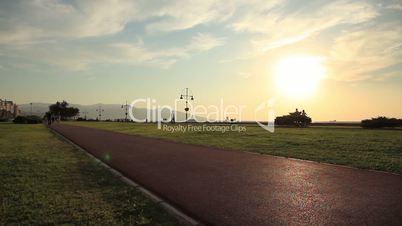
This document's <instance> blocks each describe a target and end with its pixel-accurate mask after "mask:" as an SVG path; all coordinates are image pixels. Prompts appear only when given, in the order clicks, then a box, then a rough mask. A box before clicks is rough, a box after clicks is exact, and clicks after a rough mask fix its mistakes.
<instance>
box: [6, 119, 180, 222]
mask: <svg viewBox="0 0 402 226" xmlns="http://www.w3.org/2000/svg"><path fill="white" fill-rule="evenodd" d="M0 144H1V145H0V181H1V182H0V202H1V203H0V204H1V205H0V225H61V224H67V225H135V224H138V225H177V222H176V221H175V220H174V219H173V218H172V217H171V216H170V215H167V214H166V213H165V212H164V211H163V210H162V209H161V208H160V207H158V206H157V205H156V204H155V203H153V202H152V201H150V200H149V199H147V198H146V197H144V196H143V195H142V194H141V193H140V192H139V191H138V190H136V189H134V188H133V187H131V186H128V185H126V184H124V183H123V182H121V181H120V180H119V179H118V178H116V177H115V176H113V175H112V174H111V173H110V172H109V171H108V170H107V169H105V168H104V167H102V166H100V165H99V164H97V163H96V162H95V161H93V160H91V159H89V157H87V156H86V155H85V154H83V153H81V152H79V151H78V150H75V149H74V148H73V147H72V146H70V145H69V144H66V143H65V142H63V141H61V140H59V139H58V138H57V137H56V136H54V135H53V134H52V133H51V132H49V130H47V129H46V128H45V127H44V126H43V125H14V124H0Z"/></svg>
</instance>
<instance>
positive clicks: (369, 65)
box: [329, 23, 402, 80]
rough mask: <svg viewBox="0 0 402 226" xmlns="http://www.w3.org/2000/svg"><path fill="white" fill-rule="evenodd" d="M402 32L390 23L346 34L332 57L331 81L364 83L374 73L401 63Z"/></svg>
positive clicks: (333, 49)
mask: <svg viewBox="0 0 402 226" xmlns="http://www.w3.org/2000/svg"><path fill="white" fill-rule="evenodd" d="M401 37H402V28H401V27H400V26H398V24H395V23H390V24H383V25H376V26H372V27H370V28H365V29H359V30H355V31H351V32H347V33H344V34H343V35H342V36H340V37H338V38H336V39H335V42H334V45H333V47H332V50H331V53H330V61H329V62H330V64H329V66H330V67H331V69H332V71H333V75H332V78H334V79H338V80H362V79H369V78H375V79H378V78H376V74H375V72H376V71H378V70H381V69H383V68H387V67H389V66H392V65H395V64H400V63H402V42H401Z"/></svg>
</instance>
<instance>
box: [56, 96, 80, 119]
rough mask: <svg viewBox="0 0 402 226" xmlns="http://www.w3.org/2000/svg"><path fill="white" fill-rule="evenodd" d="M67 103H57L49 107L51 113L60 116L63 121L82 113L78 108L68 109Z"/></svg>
mask: <svg viewBox="0 0 402 226" xmlns="http://www.w3.org/2000/svg"><path fill="white" fill-rule="evenodd" d="M68 105H69V104H68V103H67V101H65V100H63V101H62V102H59V101H57V102H56V103H55V104H52V105H50V106H49V113H50V114H51V115H54V116H60V119H61V120H66V119H68V118H71V117H74V116H76V115H78V113H79V112H80V111H79V109H78V108H74V107H68Z"/></svg>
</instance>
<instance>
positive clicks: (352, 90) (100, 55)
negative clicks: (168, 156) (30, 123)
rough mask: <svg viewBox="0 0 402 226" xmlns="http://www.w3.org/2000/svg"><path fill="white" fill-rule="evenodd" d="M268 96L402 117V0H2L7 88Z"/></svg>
mask: <svg viewBox="0 0 402 226" xmlns="http://www.w3.org/2000/svg"><path fill="white" fill-rule="evenodd" d="M185 87H189V88H190V89H191V90H192V91H193V94H194V97H195V101H194V104H196V105H210V104H219V101H220V99H221V98H223V100H224V102H225V104H235V105H247V109H246V112H245V114H246V115H245V118H244V119H252V118H253V114H254V109H255V107H256V106H257V105H259V104H260V103H261V102H264V101H265V100H267V99H269V98H275V111H276V113H277V114H284V113H287V112H289V111H292V110H294V109H295V108H296V107H298V108H299V109H306V111H307V113H309V115H310V116H311V117H312V118H313V120H315V121H317V120H335V119H336V120H360V119H363V118H369V117H375V116H379V115H385V116H390V117H402V101H401V98H402V2H401V1H400V0H390V1H358V0H349V1H347V0H342V1H315V0H312V1H307V0H306V1H294V0H293V1H291V0H289V1H286V0H273V1H266V0H265V1H264V0H261V1H260V0H244V1H243V0H238V1H231V0H227V1H209V0H200V1H187V0H183V1H179V0H175V1H153V0H144V1H123V0H122V1H117V0H114V1H112V0H105V1H100V0H97V1H81V0H65V1H61V0H33V1H16V0H10V1H4V0H3V1H1V2H0V98H2V99H4V98H6V99H12V100H14V101H16V102H17V103H29V102H55V101H56V100H62V99H65V100H67V101H69V102H71V103H77V104H95V103H105V104H107V103H115V104H122V103H124V102H125V101H126V100H128V101H132V100H134V99H136V98H141V97H142V98H145V97H151V98H155V99H156V100H157V102H158V103H160V104H172V103H173V99H174V98H177V97H179V96H180V92H181V90H182V89H183V88H185Z"/></svg>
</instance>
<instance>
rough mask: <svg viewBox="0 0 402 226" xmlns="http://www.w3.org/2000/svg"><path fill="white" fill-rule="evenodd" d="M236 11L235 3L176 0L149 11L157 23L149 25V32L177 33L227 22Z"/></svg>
mask: <svg viewBox="0 0 402 226" xmlns="http://www.w3.org/2000/svg"><path fill="white" fill-rule="evenodd" d="M234 11H235V4H234V1H214V0H195V1H194V0H192V1H188V0H176V1H166V2H164V3H162V4H158V6H154V7H153V9H152V10H150V11H149V15H150V17H156V21H154V22H151V23H148V24H147V25H146V30H147V31H148V32H160V31H175V30H183V29H188V28H192V27H195V26H197V25H200V24H207V23H209V22H214V23H217V22H222V21H225V20H227V19H228V18H229V17H230V16H231V15H232V14H233V12H234Z"/></svg>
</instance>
